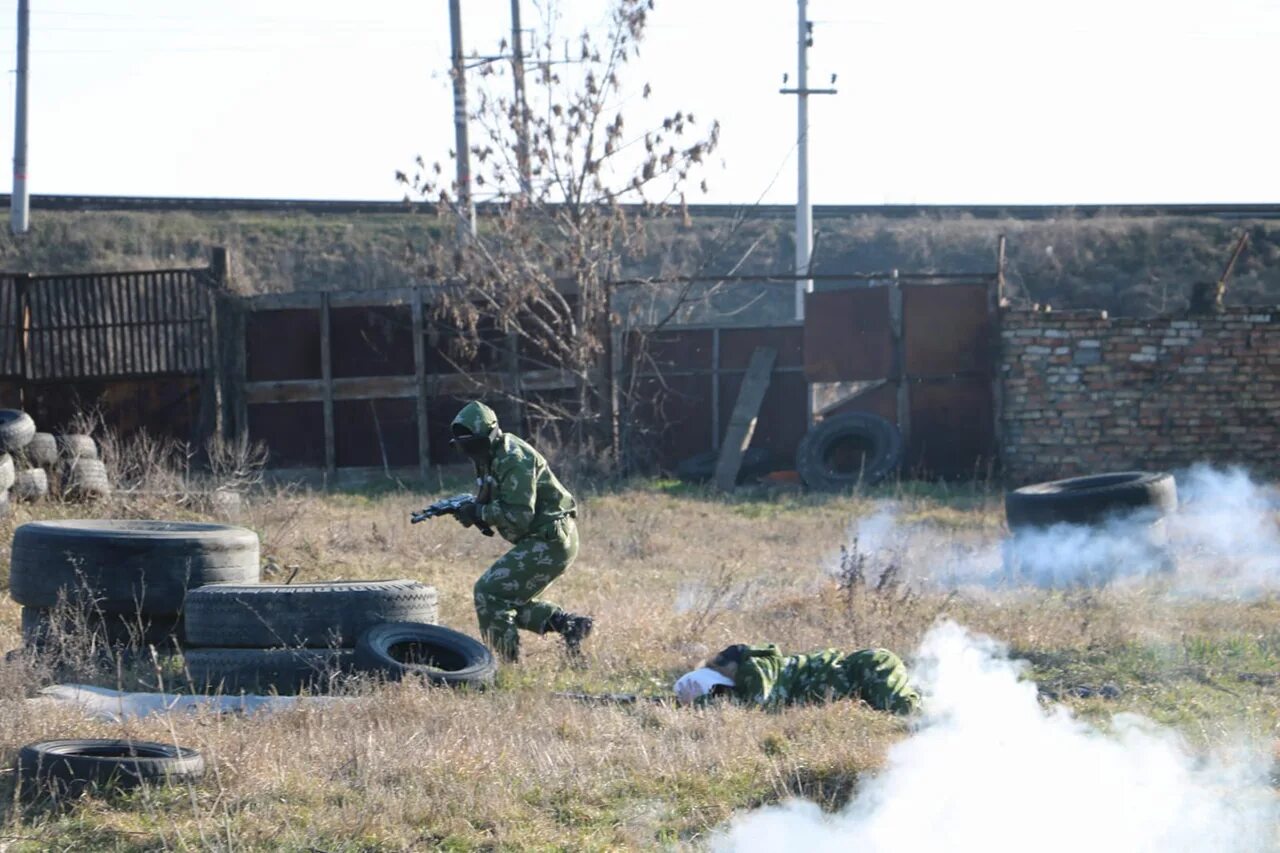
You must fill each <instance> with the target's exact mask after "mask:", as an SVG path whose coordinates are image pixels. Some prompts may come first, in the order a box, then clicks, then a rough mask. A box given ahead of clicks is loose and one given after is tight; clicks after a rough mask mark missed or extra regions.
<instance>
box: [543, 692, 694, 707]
mask: <svg viewBox="0 0 1280 853" xmlns="http://www.w3.org/2000/svg"><path fill="white" fill-rule="evenodd" d="M551 695H553V696H555V697H556V698H558V699H573V700H575V701H578V702H586V703H587V704H590V705H639V704H654V705H667V704H670V703H673V702H675V701H676V700H675V697H674V696H646V695H642V694H640V693H553V694H551Z"/></svg>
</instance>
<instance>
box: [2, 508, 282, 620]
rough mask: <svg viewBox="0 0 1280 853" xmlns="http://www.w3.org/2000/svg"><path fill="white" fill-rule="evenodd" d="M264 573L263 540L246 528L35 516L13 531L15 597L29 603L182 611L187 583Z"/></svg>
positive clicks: (116, 610)
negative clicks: (81, 602) (88, 599)
mask: <svg viewBox="0 0 1280 853" xmlns="http://www.w3.org/2000/svg"><path fill="white" fill-rule="evenodd" d="M258 576H259V564H258V537H257V535H256V534H254V533H253V531H251V530H246V529H244V528H243V527H228V526H226V525H222V524H199V523H196V522H185V521H124V520H121V521H112V520H96V521H33V522H29V523H27V524H23V525H21V526H20V527H18V529H17V531H15V533H14V535H13V549H12V555H11V564H10V568H9V595H10V596H12V598H13V600H14V601H16V602H18V603H19V604H25V605H26V606H28V607H53V606H55V605H56V604H57V603H58V599H59V597H60V596H62V597H67V598H70V599H71V600H73V601H74V600H77V599H79V598H81V597H82V596H83V595H84V594H89V595H91V596H92V597H93V604H94V607H96V608H97V609H100V610H102V611H104V612H107V613H135V612H139V611H141V612H143V613H178V612H181V611H182V607H183V600H184V599H185V598H186V595H187V589H188V588H192V587H197V586H201V585H203V584H209V583H224V582H237V583H252V582H254V581H256V580H257V579H258Z"/></svg>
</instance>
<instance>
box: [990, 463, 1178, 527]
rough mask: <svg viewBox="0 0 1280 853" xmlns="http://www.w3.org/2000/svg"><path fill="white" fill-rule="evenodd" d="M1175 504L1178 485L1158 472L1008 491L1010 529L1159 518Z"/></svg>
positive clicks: (1102, 476) (1075, 479)
mask: <svg viewBox="0 0 1280 853" xmlns="http://www.w3.org/2000/svg"><path fill="white" fill-rule="evenodd" d="M1177 508H1178V487H1177V484H1176V483H1175V482H1174V480H1173V476H1172V475H1170V474H1166V473H1162V472H1148V471H1122V472H1118V473H1114V474H1095V475H1092V476H1089V477H1071V478H1069V479H1066V480H1053V481H1051V482H1048V483H1035V484H1033V485H1029V486H1023V487H1022V488H1019V489H1014V490H1013V491H1011V492H1008V493H1007V494H1006V495H1005V498H1004V512H1005V519H1006V521H1007V522H1008V524H1009V529H1010V530H1020V529H1025V528H1034V527H1049V526H1051V525H1054V524H1082V525H1084V524H1097V523H1099V522H1101V521H1104V520H1106V519H1107V518H1109V517H1112V516H1120V515H1128V514H1131V513H1135V512H1140V511H1141V512H1147V513H1149V514H1151V515H1152V517H1153V518H1159V517H1162V516H1164V515H1167V514H1169V513H1170V512H1173V511H1174V510H1176V509H1177Z"/></svg>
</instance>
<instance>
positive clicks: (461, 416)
mask: <svg viewBox="0 0 1280 853" xmlns="http://www.w3.org/2000/svg"><path fill="white" fill-rule="evenodd" d="M450 430H451V431H452V432H453V443H454V444H455V445H457V446H458V447H459V448H460V449H461V450H462V451H463V452H464V453H466V454H467V455H468V456H471V457H473V458H474V457H486V456H488V454H489V451H490V450H491V449H492V447H493V443H494V442H495V441H497V440H498V438H499V437H500V436H501V435H502V431H501V430H499V429H498V416H497V415H496V414H494V411H493V409H491V408H489V407H488V406H486V405H485V404H484V403H481V402H480V401H479V400H472V401H471V402H470V403H467V404H466V405H465V406H463V407H462V411H460V412H458V416H457V417H456V418H454V419H453V424H452V425H451V426H450Z"/></svg>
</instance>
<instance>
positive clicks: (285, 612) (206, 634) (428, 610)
mask: <svg viewBox="0 0 1280 853" xmlns="http://www.w3.org/2000/svg"><path fill="white" fill-rule="evenodd" d="M437 607H438V598H437V595H436V590H435V588H434V587H430V586H426V585H424V584H420V583H418V582H417V581H410V580H394V581H352V582H348V583H296V584H252V585H245V584H214V585H211V586H205V587H201V588H200V589H193V590H191V592H190V593H188V594H187V603H186V608H185V614H186V623H187V624H186V629H187V642H188V643H189V644H191V645H192V646H221V647H231V648H274V647H281V646H288V647H296V646H303V647H307V648H329V647H340V648H350V647H351V646H354V645H355V642H356V638H358V637H359V636H360V635H361V633H363V632H364V631H365V630H366V629H368V628H370V627H371V626H373V625H377V624H379V623H381V622H428V623H434V622H435V621H436V619H437V618H438V615H437Z"/></svg>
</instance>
